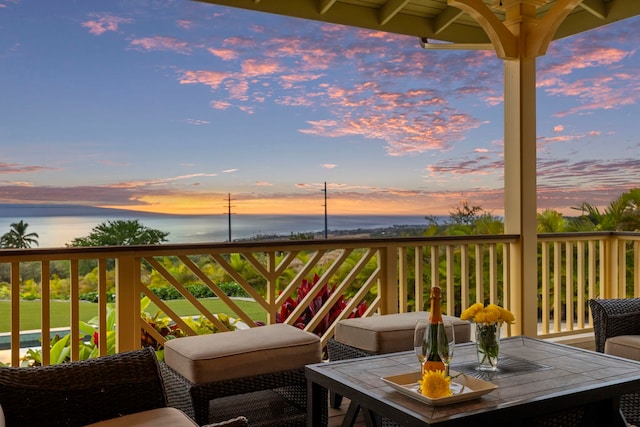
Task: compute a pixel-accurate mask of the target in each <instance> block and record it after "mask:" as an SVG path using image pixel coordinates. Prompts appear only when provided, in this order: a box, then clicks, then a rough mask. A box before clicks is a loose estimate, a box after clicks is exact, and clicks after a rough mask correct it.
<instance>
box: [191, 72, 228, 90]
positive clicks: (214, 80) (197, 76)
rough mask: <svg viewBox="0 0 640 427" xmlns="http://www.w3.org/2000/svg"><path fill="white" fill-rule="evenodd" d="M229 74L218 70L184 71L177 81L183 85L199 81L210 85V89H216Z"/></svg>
mask: <svg viewBox="0 0 640 427" xmlns="http://www.w3.org/2000/svg"><path fill="white" fill-rule="evenodd" d="M231 76H232V74H231V73H226V72H218V71H204V70H200V71H185V72H184V73H183V74H182V76H181V77H180V80H179V82H180V84H183V85H184V84H195V83H201V84H204V85H207V86H210V87H211V88H212V89H216V88H217V87H218V86H220V84H222V83H223V82H224V81H225V80H226V79H228V78H229V77H231Z"/></svg>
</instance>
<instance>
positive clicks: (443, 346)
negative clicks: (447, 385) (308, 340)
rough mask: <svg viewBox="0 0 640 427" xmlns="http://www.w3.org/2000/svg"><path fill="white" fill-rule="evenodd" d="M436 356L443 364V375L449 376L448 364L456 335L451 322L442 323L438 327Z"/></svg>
mask: <svg viewBox="0 0 640 427" xmlns="http://www.w3.org/2000/svg"><path fill="white" fill-rule="evenodd" d="M437 340H438V355H439V356H440V359H441V360H442V363H444V368H445V374H446V375H447V376H449V364H450V363H451V359H452V358H453V351H454V349H455V346H456V335H455V331H454V329H453V324H452V323H451V322H443V326H440V327H438V338H437Z"/></svg>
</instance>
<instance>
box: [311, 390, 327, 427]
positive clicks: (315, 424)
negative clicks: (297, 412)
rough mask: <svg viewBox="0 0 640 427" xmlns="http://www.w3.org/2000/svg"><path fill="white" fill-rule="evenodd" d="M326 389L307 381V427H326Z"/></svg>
mask: <svg viewBox="0 0 640 427" xmlns="http://www.w3.org/2000/svg"><path fill="white" fill-rule="evenodd" d="M327 403H328V402H327V399H326V393H325V391H324V388H323V387H322V386H320V385H319V384H316V383H314V382H313V381H311V380H307V427H326V422H327V420H323V416H322V405H327Z"/></svg>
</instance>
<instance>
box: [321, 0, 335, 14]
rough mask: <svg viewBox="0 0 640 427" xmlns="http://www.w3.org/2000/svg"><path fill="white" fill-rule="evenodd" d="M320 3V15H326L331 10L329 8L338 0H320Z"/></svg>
mask: <svg viewBox="0 0 640 427" xmlns="http://www.w3.org/2000/svg"><path fill="white" fill-rule="evenodd" d="M319 3H320V4H319V6H318V11H319V12H320V15H324V14H325V13H327V12H328V11H329V9H331V6H333V5H334V4H335V3H336V0H320V2H319Z"/></svg>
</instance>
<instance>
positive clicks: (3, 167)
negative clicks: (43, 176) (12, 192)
mask: <svg viewBox="0 0 640 427" xmlns="http://www.w3.org/2000/svg"><path fill="white" fill-rule="evenodd" d="M47 170H58V169H56V168H50V167H46V166H35V165H21V164H18V163H6V162H0V174H9V173H33V172H42V171H47Z"/></svg>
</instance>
